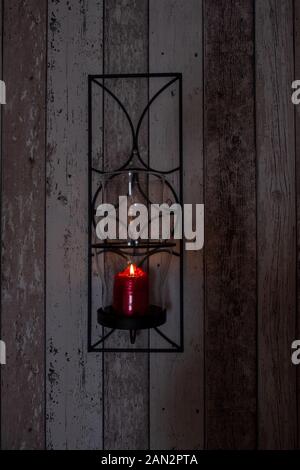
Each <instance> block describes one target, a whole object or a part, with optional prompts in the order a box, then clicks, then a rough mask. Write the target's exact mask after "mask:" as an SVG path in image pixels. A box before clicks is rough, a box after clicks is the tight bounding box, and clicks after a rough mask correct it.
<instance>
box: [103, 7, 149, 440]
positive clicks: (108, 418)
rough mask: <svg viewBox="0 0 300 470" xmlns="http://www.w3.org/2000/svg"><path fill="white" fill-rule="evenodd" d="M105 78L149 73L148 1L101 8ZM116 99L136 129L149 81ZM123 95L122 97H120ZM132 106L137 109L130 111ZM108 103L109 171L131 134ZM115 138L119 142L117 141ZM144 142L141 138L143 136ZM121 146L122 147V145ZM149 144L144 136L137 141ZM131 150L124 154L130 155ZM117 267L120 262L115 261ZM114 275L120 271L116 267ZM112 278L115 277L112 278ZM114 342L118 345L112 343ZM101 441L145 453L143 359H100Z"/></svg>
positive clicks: (120, 160)
mask: <svg viewBox="0 0 300 470" xmlns="http://www.w3.org/2000/svg"><path fill="white" fill-rule="evenodd" d="M104 11H105V15H104V23H103V26H104V72H105V73H112V74H113V73H131V72H133V71H134V72H135V73H144V72H146V73H147V71H148V26H147V25H148V0H133V1H132V0H130V1H128V0H125V1H123V0H112V1H110V2H105V10H104ZM109 85H110V88H112V89H113V90H114V91H115V92H116V94H117V96H122V101H123V102H125V103H127V106H128V111H129V114H130V116H132V119H133V122H134V124H135V126H136V124H137V119H138V118H139V117H140V115H141V113H142V111H143V109H144V107H145V106H146V104H147V100H148V84H147V81H139V80H133V81H132V82H130V81H124V82H122V83H121V82H119V83H118V82H117V81H116V82H113V83H112V84H111V83H110V84H109ZM120 93H121V95H120ZM131 100H132V101H131ZM132 103H135V105H133V104H132ZM112 109H113V103H112V102H111V99H108V100H107V101H106V102H105V111H104V112H105V114H104V123H105V133H104V146H105V149H104V152H105V154H104V161H105V164H107V165H109V166H108V167H109V168H110V169H111V170H116V169H117V168H119V167H120V166H121V165H122V164H124V163H125V162H126V160H127V158H128V154H127V155H126V153H125V152H124V140H123V139H124V138H125V139H126V137H127V136H128V134H129V132H130V130H129V127H128V123H127V122H126V121H124V120H119V121H118V117H119V119H120V118H121V117H122V116H120V113H116V115H115V114H114V113H113V112H112ZM118 134H119V135H120V136H122V138H123V139H120V138H118ZM141 137H142V136H141ZM122 140H123V141H122ZM141 141H142V142H141V144H142V145H143V144H145V142H147V135H144V138H143V139H141ZM130 147H131V146H130V145H129V146H128V148H127V150H128V151H129V152H130V150H131V148H130ZM118 261H119V260H118ZM114 268H115V272H118V271H119V270H122V269H124V264H123V263H121V264H116V265H115V266H114ZM111 275H113V273H111ZM147 336H148V335H147V332H140V333H139V335H138V337H137V341H136V344H135V347H143V346H144V347H145V346H147V344H148V342H147ZM116 337H117V340H116ZM107 346H108V347H122V346H123V347H128V346H129V344H128V332H117V335H115V334H114V336H113V337H112V338H111V339H110V340H109V342H108V343H107ZM103 367H104V377H103V380H104V408H103V414H104V441H103V446H104V448H105V449H132V448H134V449H145V448H147V447H148V419H149V417H148V407H149V379H148V377H149V372H148V369H149V357H148V354H146V353H145V354H141V353H106V354H104V364H103Z"/></svg>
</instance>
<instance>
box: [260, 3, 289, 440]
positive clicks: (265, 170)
mask: <svg viewBox="0 0 300 470" xmlns="http://www.w3.org/2000/svg"><path fill="white" fill-rule="evenodd" d="M293 76H294V70H293V2H292V1H289V0H283V1H276V0H267V1H262V0H259V1H257V2H256V97H257V99H256V108H257V112H256V118H257V124H256V129H257V173H258V187H257V191H258V214H257V217H258V218H257V221H258V222H257V227H258V240H257V242H258V351H259V368H258V399H259V429H258V432H259V434H258V443H259V447H260V448H263V449H270V448H272V449H274V448H276V449H288V448H294V447H295V446H296V440H297V413H296V410H297V404H296V400H297V396H296V371H295V368H294V366H293V365H292V364H291V360H290V347H291V343H292V341H293V339H295V337H296V329H295V328H296V326H295V325H296V290H295V280H296V217H295V149H294V141H295V137H294V109H293V105H292V103H291V83H292V80H293Z"/></svg>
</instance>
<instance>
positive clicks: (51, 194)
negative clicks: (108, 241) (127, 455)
mask: <svg viewBox="0 0 300 470" xmlns="http://www.w3.org/2000/svg"><path fill="white" fill-rule="evenodd" d="M102 11H103V3H102V0H101V1H100V0H86V1H85V2H82V1H81V0H74V1H72V2H65V1H59V0H56V1H55V2H50V3H49V12H48V19H49V30H48V32H49V35H48V63H49V69H48V119H47V148H48V156H47V207H46V209H47V245H46V246H47V252H46V261H47V302H46V321H47V329H46V330H47V397H46V398H47V447H48V448H49V449H100V448H101V446H102V361H101V355H100V354H99V355H97V354H96V355H95V354H90V353H88V352H87V288H88V285H87V282H88V262H87V261H88V260H87V256H88V250H87V242H88V240H87V238H88V237H87V223H88V199H87V196H88V195H87V192H88V191H87V183H88V155H87V153H88V132H87V119H88V99H87V97H88V74H89V73H90V74H93V73H95V74H96V73H101V71H102V34H103V33H102Z"/></svg>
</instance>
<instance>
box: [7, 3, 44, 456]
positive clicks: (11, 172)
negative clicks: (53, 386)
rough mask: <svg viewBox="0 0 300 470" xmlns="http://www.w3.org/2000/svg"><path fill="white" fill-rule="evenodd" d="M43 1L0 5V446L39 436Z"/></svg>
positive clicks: (27, 445) (24, 445)
mask: <svg viewBox="0 0 300 470" xmlns="http://www.w3.org/2000/svg"><path fill="white" fill-rule="evenodd" d="M46 11H47V2H46V1H45V0H42V1H41V0H28V1H26V2H25V1H19V0H9V1H4V12H3V14H4V32H3V34H4V36H3V46H4V57H3V79H4V80H5V82H6V85H7V104H6V105H5V106H4V107H3V128H2V129H3V133H2V151H3V154H2V157H3V158H2V170H3V173H2V230H3V235H2V260H1V263H2V279H1V281H2V292H1V294H2V305H1V307H2V316H1V336H2V339H3V340H4V341H5V342H6V346H7V365H6V366H5V367H2V368H1V379H2V380H1V392H2V393H1V395H2V399H1V428H2V448H3V449H42V448H44V445H45V436H44V408H45V403H44V224H45V211H44V194H45V80H46V21H47V18H46V16H47V15H46Z"/></svg>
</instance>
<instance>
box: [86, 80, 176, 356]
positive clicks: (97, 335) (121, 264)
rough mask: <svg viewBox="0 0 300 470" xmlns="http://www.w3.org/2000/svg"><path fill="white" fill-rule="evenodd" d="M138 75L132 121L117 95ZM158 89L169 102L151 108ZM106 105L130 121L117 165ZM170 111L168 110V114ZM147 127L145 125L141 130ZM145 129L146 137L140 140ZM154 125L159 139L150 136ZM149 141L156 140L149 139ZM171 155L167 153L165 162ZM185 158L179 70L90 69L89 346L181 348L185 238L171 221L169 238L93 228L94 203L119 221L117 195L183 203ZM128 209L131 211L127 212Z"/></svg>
mask: <svg viewBox="0 0 300 470" xmlns="http://www.w3.org/2000/svg"><path fill="white" fill-rule="evenodd" d="M141 80H144V81H145V80H146V83H147V89H148V90H149V91H148V99H147V104H146V105H145V106H144V107H143V108H142V112H141V113H140V115H139V116H137V117H136V119H135V121H136V122H134V119H133V117H132V114H135V115H137V113H133V112H132V109H134V106H135V103H131V104H130V106H131V112H130V110H128V102H129V101H130V99H129V98H131V97H130V96H129V97H128V96H121V97H120V93H121V94H123V93H122V92H124V95H126V89H127V90H128V89H130V83H134V86H135V87H138V85H137V84H138V83H140V81H141ZM124 83H126V86H125V85H124ZM124 90H125V91H124ZM151 90H152V95H151V96H150V94H151ZM163 95H167V96H166V97H165V98H164V99H165V100H166V101H165V103H168V104H166V105H165V107H164V103H160V104H159V105H158V107H156V108H155V103H157V102H158V101H159V98H161V97H162V96H163ZM125 103H127V105H126V104H125ZM108 105H110V106H111V107H113V110H112V109H111V108H110V109H111V113H112V114H114V112H116V113H117V112H119V113H120V114H121V115H122V119H123V121H124V123H126V124H125V125H124V128H126V126H127V128H128V129H130V132H129V134H130V138H129V139H128V135H127V137H126V139H127V142H129V141H130V150H129V152H128V148H129V147H128V146H127V149H124V150H122V151H120V152H119V154H118V158H116V161H117V162H118V164H116V165H115V166H114V165H112V163H111V162H109V161H108V163H109V164H107V158H106V157H107V155H106V150H105V132H107V134H109V132H110V131H109V128H110V127H111V125H113V119H114V118H113V116H110V115H109V119H107V118H106V116H107V115H106V108H107V106H108ZM162 109H164V112H163V113H162V112H161V110H162ZM168 111H170V114H171V113H172V118H171V117H170V115H169V114H168ZM162 114H164V116H165V117H166V119H167V121H168V124H167V127H168V129H169V130H168V131H167V130H166V129H165V131H164V130H163V129H162V124H161V122H159V120H160V117H161V115H162ZM107 120H108V121H110V120H111V121H112V124H111V125H110V123H107V122H106V123H105V121H107ZM170 122H171V123H172V126H171V124H170ZM105 126H106V127H107V129H106V127H105ZM145 127H146V128H147V132H144V130H145ZM171 127H172V129H171ZM142 129H144V130H143V133H144V135H146V134H147V137H146V139H145V138H144V142H143V144H142V145H141V143H140V140H141V132H142ZM156 130H158V132H159V134H160V136H161V139H160V138H158V139H156V138H155V137H154V136H155V131H156ZM149 136H151V139H150V137H149ZM166 137H170V138H171V140H172V141H173V142H172V145H170V146H169V145H167V143H166V140H165V138H166ZM153 139H155V140H153ZM120 140H121V141H122V136H120ZM145 142H146V144H147V145H145ZM151 142H154V144H152V145H151ZM160 142H163V145H164V149H163V150H162V153H161V154H160V155H159V156H158V153H159V152H158V151H157V148H158V146H159V144H160ZM141 147H143V149H142V150H141ZM153 147H155V148H153ZM167 147H168V150H167V151H166V148H167ZM169 148H170V151H169ZM166 153H168V155H167V154H166ZM175 154H176V155H175ZM120 155H121V156H122V157H124V160H125V161H124V162H123V163H122V164H120V163H119V161H120V159H121V158H119V156H120ZM151 155H155V157H154V158H152V157H151ZM168 159H169V160H171V161H170V162H168ZM182 160H183V157H182V75H181V74H180V73H175V74H165V73H160V74H129V75H128V74H127V75H124V74H114V75H89V77H88V201H89V220H88V351H89V352H130V351H132V352H182V351H183V347H184V345H183V336H184V335H183V327H184V321H183V320H184V318H183V242H182V240H175V239H174V237H173V235H174V230H173V229H172V230H171V232H170V237H169V238H168V239H162V238H158V239H154V240H153V239H138V240H134V239H132V238H131V237H129V236H128V235H125V236H123V238H120V237H119V238H118V239H115V240H110V239H106V240H101V239H99V238H98V237H97V234H96V227H97V221H98V219H99V218H98V216H97V207H98V206H99V204H103V203H108V204H111V205H112V206H113V207H114V208H115V209H116V214H117V221H118V223H119V224H120V223H121V222H120V210H121V207H120V200H119V196H127V198H128V201H129V202H130V203H131V204H132V207H133V206H134V205H135V204H140V203H142V204H144V205H145V206H147V207H150V205H151V204H163V203H167V204H168V205H170V204H172V203H179V204H181V207H182V206H183V182H182V178H183V162H182ZM162 162H163V165H162ZM127 216H128V217H129V218H130V212H129V213H127ZM150 223H151V222H150V220H149V224H150ZM123 233H124V232H123Z"/></svg>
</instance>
